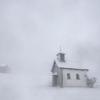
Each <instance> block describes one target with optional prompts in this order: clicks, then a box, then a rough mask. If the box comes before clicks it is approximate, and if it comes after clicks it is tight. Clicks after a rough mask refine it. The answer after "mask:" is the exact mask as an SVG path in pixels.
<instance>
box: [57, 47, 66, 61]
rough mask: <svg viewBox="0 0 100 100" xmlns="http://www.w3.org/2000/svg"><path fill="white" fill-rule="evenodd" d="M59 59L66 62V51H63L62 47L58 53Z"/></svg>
mask: <svg viewBox="0 0 100 100" xmlns="http://www.w3.org/2000/svg"><path fill="white" fill-rule="evenodd" d="M57 60H58V61H59V62H65V53H63V52H62V50H61V48H60V52H59V53H57Z"/></svg>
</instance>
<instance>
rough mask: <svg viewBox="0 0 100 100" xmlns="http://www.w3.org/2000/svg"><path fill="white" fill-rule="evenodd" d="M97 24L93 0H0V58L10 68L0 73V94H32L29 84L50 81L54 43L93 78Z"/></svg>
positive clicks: (22, 99) (14, 97)
mask: <svg viewBox="0 0 100 100" xmlns="http://www.w3.org/2000/svg"><path fill="white" fill-rule="evenodd" d="M99 26H100V1H99V0H0V64H8V65H9V67H10V68H11V74H7V75H5V76H3V75H0V76H1V78H0V80H1V81H2V83H1V91H0V92H1V95H0V98H1V99H2V100H7V98H8V100H31V99H32V100H33V99H34V98H35V97H38V96H36V95H37V94H36V93H37V92H38V91H39V90H38V89H37V90H35V88H36V87H39V86H40V88H41V86H42V85H43V86H47V85H49V84H50V81H51V76H50V75H51V73H50V70H51V67H52V62H53V60H54V58H55V55H56V53H57V52H58V51H59V46H61V47H62V48H63V51H64V52H66V56H67V57H66V58H67V59H68V61H71V63H74V64H76V65H77V66H82V67H85V68H89V69H90V71H91V73H92V75H91V76H96V77H97V79H98V80H99V79H100V78H99V75H100V74H99V71H100V68H99V66H100V61H99V59H100V28H99ZM49 91H51V90H49ZM54 92H55V91H54ZM32 93H34V95H35V96H33V94H32ZM64 94H65V93H64ZM44 95H45V93H44ZM58 95H59V93H58ZM65 95H66V94H65ZM52 96H54V95H53V94H52ZM62 96H63V95H62ZM41 97H42V96H41ZM38 99H40V98H38ZM41 99H42V98H41ZM47 99H48V98H47ZM51 99H52V98H51ZM53 99H54V98H53ZM65 99H66V98H65ZM72 100H73V99H72ZM87 100H88V99H87Z"/></svg>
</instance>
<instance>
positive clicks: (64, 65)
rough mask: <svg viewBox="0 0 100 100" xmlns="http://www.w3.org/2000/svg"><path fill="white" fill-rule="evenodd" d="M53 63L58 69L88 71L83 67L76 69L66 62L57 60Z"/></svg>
mask: <svg viewBox="0 0 100 100" xmlns="http://www.w3.org/2000/svg"><path fill="white" fill-rule="evenodd" d="M55 63H56V65H57V66H58V67H59V68H62V69H69V70H81V71H88V69H85V68H83V67H76V66H75V65H73V64H72V63H71V64H69V63H68V62H59V61H58V60H55Z"/></svg>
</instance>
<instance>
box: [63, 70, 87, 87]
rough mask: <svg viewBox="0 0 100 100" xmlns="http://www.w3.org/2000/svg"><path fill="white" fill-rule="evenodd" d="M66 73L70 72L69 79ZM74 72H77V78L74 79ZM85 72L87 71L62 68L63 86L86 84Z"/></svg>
mask: <svg viewBox="0 0 100 100" xmlns="http://www.w3.org/2000/svg"><path fill="white" fill-rule="evenodd" d="M67 73H70V79H68V76H67ZM76 74H79V77H80V79H79V80H78V79H76ZM86 74H87V71H81V70H69V69H63V86H79V87H81V86H82V87H83V86H87V85H86V77H85V76H86Z"/></svg>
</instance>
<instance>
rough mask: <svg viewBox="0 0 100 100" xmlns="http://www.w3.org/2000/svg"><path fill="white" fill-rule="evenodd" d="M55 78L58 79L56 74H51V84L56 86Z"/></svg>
mask: <svg viewBox="0 0 100 100" xmlns="http://www.w3.org/2000/svg"><path fill="white" fill-rule="evenodd" d="M57 80H58V76H57V75H53V76H52V85H53V86H57Z"/></svg>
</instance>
